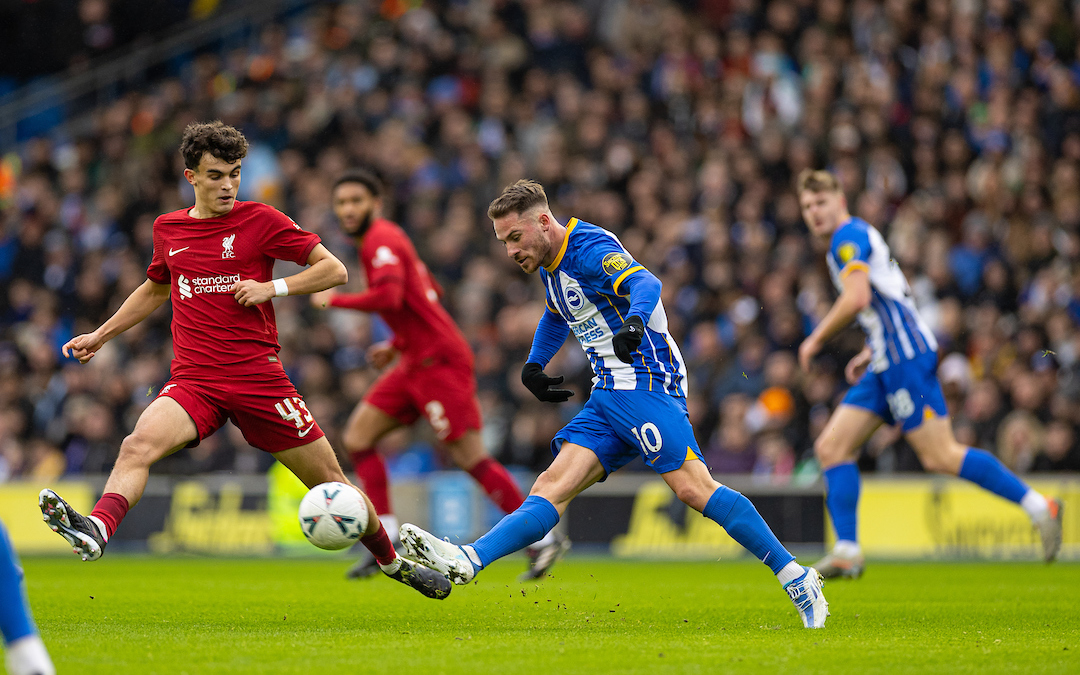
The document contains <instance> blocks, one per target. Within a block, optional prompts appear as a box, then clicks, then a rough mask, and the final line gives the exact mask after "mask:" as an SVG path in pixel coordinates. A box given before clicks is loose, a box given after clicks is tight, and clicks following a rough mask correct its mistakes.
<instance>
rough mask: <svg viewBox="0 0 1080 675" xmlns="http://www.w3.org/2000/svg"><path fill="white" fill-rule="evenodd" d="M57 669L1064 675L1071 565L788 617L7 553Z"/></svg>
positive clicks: (990, 567) (671, 574)
mask: <svg viewBox="0 0 1080 675" xmlns="http://www.w3.org/2000/svg"><path fill="white" fill-rule="evenodd" d="M23 563H24V567H25V569H26V573H27V581H28V589H29V592H30V596H31V601H32V603H33V606H34V611H35V614H36V618H37V621H38V625H39V627H40V628H41V631H42V634H43V636H44V639H45V642H46V644H47V645H48V647H49V650H50V651H51V653H52V656H53V659H54V660H55V662H56V665H57V671H58V672H59V673H69V672H78V673H137V674H149V673H168V674H170V675H172V674H176V673H191V674H193V675H194V674H196V673H375V672H384V673H424V674H425V675H427V674H435V673H453V674H456V675H473V674H476V673H499V675H509V674H511V673H530V674H535V673H609V672H610V673H615V672H617V673H649V674H650V675H651V674H654V673H713V672H735V673H740V672H747V673H849V672H859V673H893V672H918V673H920V675H921V674H925V673H989V672H1005V671H1010V672H1025V673H1029V672H1045V673H1066V672H1074V673H1075V672H1080V653H1078V652H1080V566H1078V565H1075V564H1057V565H1051V566H1046V565H1041V564H1024V563H945V564H931V563H910V564H900V563H876V564H871V565H870V566H869V567H868V572H867V574H866V576H865V577H864V578H863V579H861V580H859V581H854V582H853V581H833V582H829V583H827V584H826V586H825V594H826V597H827V598H828V599H829V602H830V604H831V610H832V616H831V617H830V618H829V621H828V622H827V624H826V626H825V628H824V629H822V630H817V631H811V630H805V629H803V628H802V626H801V624H800V623H799V620H798V617H797V616H796V614H795V610H794V608H793V606H792V605H791V603H790V602H789V601H788V598H787V595H786V594H785V593H784V592H783V591H782V590H781V589H780V587H779V585H778V584H777V583H776V581H775V579H774V578H773V577H772V575H771V574H769V573H768V570H766V569H765V568H764V567H763V566H762V565H760V564H756V563H749V562H719V563H670V562H644V561H615V560H610V559H605V558H585V557H580V556H578V557H571V558H570V559H568V560H566V561H563V562H562V563H560V564H559V565H558V566H557V567H555V568H554V569H553V572H554V577H553V578H549V579H547V580H545V581H544V582H542V583H527V584H519V583H517V581H516V580H515V578H516V575H517V574H518V573H519V572H520V571H521V570H522V569H523V567H524V561H523V559H521V558H518V557H515V558H511V559H508V560H506V561H502V562H500V563H497V564H496V565H494V566H492V568H491V569H489V570H486V571H485V572H484V573H483V574H482V575H480V577H479V578H478V580H477V583H475V584H473V585H469V586H466V587H455V588H454V591H453V593H452V594H451V596H450V597H449V598H448V599H447V600H444V601H441V602H439V601H434V600H428V599H426V598H423V597H422V596H420V595H419V594H417V593H415V592H414V591H412V590H410V589H408V588H406V587H404V586H402V585H400V584H397V583H394V582H393V581H391V580H389V579H386V578H382V577H379V578H375V579H369V580H363V581H354V582H346V581H345V580H344V576H343V573H344V571H345V569H346V568H347V567H348V563H349V561H348V560H346V559H344V558H337V559H333V560H327V559H282V558H274V559H229V558H225V559H214V558H198V557H191V558H187V557H172V558H149V557H125V556H122V555H113V556H107V557H106V558H104V559H103V560H101V561H99V562H95V563H92V564H90V563H82V562H79V561H77V560H74V559H66V558H64V559H58V558H28V559H26V560H24V561H23Z"/></svg>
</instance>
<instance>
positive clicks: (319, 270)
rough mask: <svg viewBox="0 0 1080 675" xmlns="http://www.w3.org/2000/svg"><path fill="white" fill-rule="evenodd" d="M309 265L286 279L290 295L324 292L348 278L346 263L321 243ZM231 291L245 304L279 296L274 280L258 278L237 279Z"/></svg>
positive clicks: (247, 305)
mask: <svg viewBox="0 0 1080 675" xmlns="http://www.w3.org/2000/svg"><path fill="white" fill-rule="evenodd" d="M307 264H308V267H307V269H305V270H303V271H301V272H298V273H296V274H294V275H292V276H290V277H285V278H284V279H283V281H284V282H285V285H286V286H288V289H289V293H288V294H289V295H305V294H309V293H316V292H318V291H325V290H326V289H328V288H331V287H333V286H340V285H341V284H343V283H345V282H347V281H348V280H349V272H348V270H347V269H345V265H344V264H343V263H342V262H341V261H340V260H338V259H337V257H335V256H334V254H333V253H331V252H330V251H328V250H327V248H326V247H325V246H323V245H322V244H318V245H317V246H315V248H314V249H312V251H311V255H309V256H308V259H307ZM231 292H232V293H233V295H235V296H236V301H237V302H239V303H240V304H241V305H243V306H244V307H253V306H255V305H261V304H262V303H264V302H266V301H267V300H269V299H271V298H273V297H275V296H276V295H277V289H276V288H275V287H274V282H273V281H255V280H254V279H243V280H242V281H238V282H236V283H235V284H233V286H232V289H231Z"/></svg>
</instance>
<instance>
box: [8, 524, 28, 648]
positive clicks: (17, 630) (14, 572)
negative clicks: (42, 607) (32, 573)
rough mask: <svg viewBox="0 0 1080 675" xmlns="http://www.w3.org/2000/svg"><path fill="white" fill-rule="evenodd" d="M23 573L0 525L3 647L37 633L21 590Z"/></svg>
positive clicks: (9, 541)
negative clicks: (4, 644)
mask: <svg viewBox="0 0 1080 675" xmlns="http://www.w3.org/2000/svg"><path fill="white" fill-rule="evenodd" d="M22 581H23V571H22V568H21V567H19V559H18V558H16V557H15V549H13V548H12V547H11V540H10V539H8V534H7V529H5V528H4V524H3V523H0V632H2V633H3V635H4V642H5V643H8V644H10V643H12V642H14V641H15V640H18V639H20V638H24V637H26V636H27V635H33V634H35V633H37V629H36V628H35V627H34V620H33V619H31V618H30V605H29V604H27V602H26V593H25V592H24V589H23V583H22Z"/></svg>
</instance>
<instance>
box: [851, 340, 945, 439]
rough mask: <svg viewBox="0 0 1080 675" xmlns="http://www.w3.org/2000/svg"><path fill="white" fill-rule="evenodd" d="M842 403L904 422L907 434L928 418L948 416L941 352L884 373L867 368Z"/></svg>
mask: <svg viewBox="0 0 1080 675" xmlns="http://www.w3.org/2000/svg"><path fill="white" fill-rule="evenodd" d="M842 403H844V404H846V405H853V406H857V407H859V408H864V409H866V410H869V411H870V412H872V413H874V414H875V415H877V416H878V417H880V418H881V419H883V420H885V422H886V423H887V424H902V425H903V430H904V433H907V432H909V431H913V430H915V429H917V428H918V427H919V426H920V425H921V424H922V423H923V420H924V419H928V418H930V417H934V416H937V417H944V416H945V415H947V414H948V410H947V409H946V407H945V395H944V394H943V393H942V391H941V383H939V382H938V379H937V354H935V353H933V352H930V353H928V354H922V355H920V356H917V357H915V358H914V359H912V360H910V361H906V362H904V363H900V364H894V365H892V366H890V367H889V368H888V369H886V370H884V371H882V372H880V373H871V372H869V371H867V373H866V374H865V375H863V378H862V379H861V380H859V383H858V384H856V385H855V386H854V387H852V388H851V389H848V392H847V394H846V395H844V400H843V401H842Z"/></svg>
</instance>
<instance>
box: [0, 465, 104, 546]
mask: <svg viewBox="0 0 1080 675" xmlns="http://www.w3.org/2000/svg"><path fill="white" fill-rule="evenodd" d="M42 487H43V486H42V485H39V484H37V483H5V484H4V485H2V486H0V520H2V521H4V526H5V527H7V529H8V533H9V534H10V535H11V542H12V544H14V546H15V549H16V550H17V551H19V552H20V553H63V552H65V551H67V552H70V551H71V546H69V545H68V543H67V542H66V541H64V540H63V538H62V537H58V536H56V535H55V534H53V532H52V530H50V529H49V528H48V527H47V526H46V525H45V523H44V522H42V520H41V509H39V508H38V501H37V499H38V492H40V491H41V488H42ZM49 487H50V488H52V489H54V490H56V491H57V492H58V493H59V494H62V495H64V499H65V500H67V502H68V503H69V504H71V506H72V508H74V509H75V510H76V511H78V512H79V513H89V512H90V509H91V508H93V506H94V496H95V495H94V489H93V487H91V485H90V484H89V483H84V482H82V481H71V482H64V483H52V484H50V485H49Z"/></svg>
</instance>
